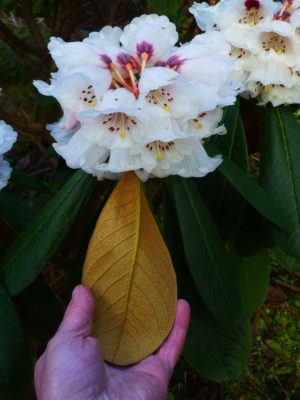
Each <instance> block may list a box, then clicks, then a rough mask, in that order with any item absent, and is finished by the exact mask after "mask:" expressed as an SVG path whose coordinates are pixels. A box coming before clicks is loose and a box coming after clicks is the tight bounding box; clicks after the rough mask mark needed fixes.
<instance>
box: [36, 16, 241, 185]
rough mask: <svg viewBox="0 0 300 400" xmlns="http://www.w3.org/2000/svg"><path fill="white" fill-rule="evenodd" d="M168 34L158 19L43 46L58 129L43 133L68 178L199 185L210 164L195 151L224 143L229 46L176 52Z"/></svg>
mask: <svg viewBox="0 0 300 400" xmlns="http://www.w3.org/2000/svg"><path fill="white" fill-rule="evenodd" d="M177 42H178V33H177V32H176V27H175V25H174V24H173V23H171V22H170V21H169V19H168V18H167V17H165V16H158V15H143V16H141V17H138V18H135V19H134V20H133V21H132V22H131V23H130V24H129V25H127V26H126V27H125V28H124V30H122V29H120V28H118V27H114V28H113V27H110V26H106V27H104V28H103V29H102V30H100V32H93V33H91V34H90V35H89V36H88V37H87V38H86V39H84V40H83V41H82V42H70V43H66V42H64V41H63V40H61V39H59V38H51V40H50V43H49V50H50V53H51V55H52V57H53V59H54V61H55V63H56V65H57V67H58V71H57V72H55V73H53V74H52V77H51V84H46V83H44V82H41V81H35V82H34V84H35V86H36V87H37V88H38V90H39V91H40V92H41V93H42V94H44V95H47V96H54V97H55V98H56V99H57V100H58V101H59V103H60V105H61V107H62V110H63V113H64V114H63V117H62V119H61V120H60V121H59V122H57V123H55V124H52V125H50V126H49V129H50V131H51V134H52V136H53V137H54V139H55V141H56V143H55V144H54V147H55V149H56V151H57V152H58V153H59V154H60V155H61V156H62V157H64V158H65V160H66V162H67V165H68V166H69V167H71V168H82V169H83V170H84V171H86V172H88V173H92V174H93V175H95V176H97V178H98V179H103V178H104V177H109V178H115V177H118V176H119V174H120V173H122V172H124V171H135V173H136V174H137V175H138V176H139V177H140V178H141V179H143V180H146V179H147V178H148V177H149V176H157V177H165V176H168V175H173V174H178V175H181V176H184V177H191V176H194V177H201V176H204V175H206V174H207V173H208V172H210V171H213V170H214V169H215V168H216V167H217V166H218V165H219V164H220V162H221V159H220V157H215V158H210V157H209V156H208V155H207V154H206V152H205V150H204V147H203V144H202V141H203V139H204V138H207V137H209V136H211V135H213V134H224V133H225V132H226V130H225V128H224V126H219V123H220V121H221V118H222V107H223V106H224V105H230V104H233V103H234V101H235V96H236V87H234V85H232V84H231V82H230V80H229V76H230V72H231V69H232V65H233V63H232V60H231V58H230V51H231V47H230V45H229V44H228V43H227V42H226V41H225V39H224V38H223V35H222V34H221V33H219V32H210V33H207V34H203V35H198V36H196V37H195V38H194V39H193V40H192V41H191V42H189V43H187V44H183V45H181V46H176V43H177Z"/></svg>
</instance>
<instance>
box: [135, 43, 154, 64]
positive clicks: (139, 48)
mask: <svg viewBox="0 0 300 400" xmlns="http://www.w3.org/2000/svg"><path fill="white" fill-rule="evenodd" d="M153 52H154V49H153V46H152V44H151V43H148V42H146V41H145V40H143V41H142V42H141V43H138V44H137V45H136V53H137V55H138V56H139V58H141V56H142V54H143V53H146V54H147V55H148V60H149V58H151V57H152V56H153Z"/></svg>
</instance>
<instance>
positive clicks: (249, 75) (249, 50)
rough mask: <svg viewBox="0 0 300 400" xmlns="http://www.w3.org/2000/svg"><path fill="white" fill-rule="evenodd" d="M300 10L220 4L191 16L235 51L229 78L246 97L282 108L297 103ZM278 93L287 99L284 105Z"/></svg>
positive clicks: (266, 2) (291, 5) (200, 7)
mask: <svg viewBox="0 0 300 400" xmlns="http://www.w3.org/2000/svg"><path fill="white" fill-rule="evenodd" d="M299 7H300V2H299V0H296V1H292V0H284V1H283V2H282V3H280V2H274V1H273V0H245V1H241V0H221V1H220V2H219V3H218V4H217V5H216V6H212V7H210V6H208V5H207V4H206V3H201V4H194V5H193V6H192V7H191V9H190V11H191V13H192V14H193V15H194V16H195V18H196V21H197V23H198V25H199V26H200V27H201V28H202V29H204V30H207V31H209V32H213V31H214V30H218V31H220V33H221V34H222V35H223V38H224V39H225V40H226V41H227V42H228V43H229V44H230V45H231V52H230V55H231V57H232V59H234V60H235V65H234V68H233V73H232V75H231V78H232V80H235V81H237V82H240V84H239V86H240V88H241V90H242V91H243V92H244V93H243V94H244V95H246V96H247V95H248V96H249V95H250V96H251V97H256V96H259V97H260V100H261V102H262V103H265V102H267V101H271V102H272V103H273V105H275V104H276V105H278V104H286V103H296V102H298V99H299V96H298V88H299V77H300V61H299V51H300V10H299ZM282 89H287V90H282ZM275 92H276V93H277V94H279V93H285V95H283V97H282V103H280V100H279V97H276V99H275V97H274V96H273V95H271V93H275ZM293 93H294V95H293ZM277 94H276V96H277ZM287 94H288V95H287ZM268 99H269V100H268Z"/></svg>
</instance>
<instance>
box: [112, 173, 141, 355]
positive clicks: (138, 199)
mask: <svg viewBox="0 0 300 400" xmlns="http://www.w3.org/2000/svg"><path fill="white" fill-rule="evenodd" d="M130 178H131V179H135V182H134V184H135V185H137V193H136V196H135V197H136V217H137V218H136V219H137V223H136V235H135V236H136V237H135V240H134V241H133V242H134V243H133V251H134V256H133V260H132V265H131V267H130V269H129V273H128V277H129V279H128V287H127V290H126V298H125V305H124V315H123V320H122V322H121V325H120V333H119V338H118V340H117V345H116V349H115V351H114V354H113V356H112V360H114V359H115V357H116V355H117V353H118V351H119V348H120V344H121V340H122V336H123V333H124V329H125V325H126V320H127V314H128V304H129V298H130V293H131V287H132V283H133V279H132V277H133V274H134V270H135V266H136V260H137V253H138V248H139V240H140V226H141V222H140V221H141V184H140V182H139V181H137V180H138V178H137V177H136V176H135V175H132V176H131V177H130Z"/></svg>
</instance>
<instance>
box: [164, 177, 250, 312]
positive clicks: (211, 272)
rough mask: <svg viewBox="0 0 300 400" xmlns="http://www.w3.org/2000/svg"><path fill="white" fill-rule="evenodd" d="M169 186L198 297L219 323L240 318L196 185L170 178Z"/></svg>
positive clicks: (227, 271)
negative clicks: (225, 319) (170, 185)
mask: <svg viewBox="0 0 300 400" xmlns="http://www.w3.org/2000/svg"><path fill="white" fill-rule="evenodd" d="M171 183H172V190H173V194H174V200H175V205H176V210H177V215H178V220H179V225H180V230H181V234H182V238H183V244H184V250H185V255H186V259H187V262H188V265H189V268H190V271H191V275H192V277H193V280H194V282H195V285H196V287H197V289H198V292H199V294H200V296H201V297H202V299H203V301H204V303H205V304H206V306H207V307H208V309H209V310H210V312H211V313H212V314H213V315H214V316H216V317H217V318H220V320H223V319H224V318H232V317H233V316H234V317H235V318H237V317H239V316H240V315H243V312H244V310H243V307H242V304H241V299H240V296H239V291H238V289H237V287H236V285H235V281H234V279H233V273H232V271H231V269H230V266H229V265H228V263H227V259H226V253H225V251H224V247H223V244H222V241H221V238H220V235H219V233H218V230H217V228H216V226H215V224H214V222H213V220H212V219H211V217H210V215H209V212H208V210H207V208H206V206H205V204H204V202H203V200H202V198H201V195H200V193H199V191H198V189H197V186H196V184H195V182H194V181H193V180H192V179H182V178H179V177H173V178H171Z"/></svg>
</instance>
